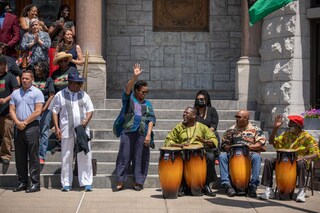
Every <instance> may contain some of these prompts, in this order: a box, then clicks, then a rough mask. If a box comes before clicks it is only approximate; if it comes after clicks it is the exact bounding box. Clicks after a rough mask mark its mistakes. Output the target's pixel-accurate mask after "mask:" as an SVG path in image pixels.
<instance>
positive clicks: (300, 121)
mask: <svg viewBox="0 0 320 213" xmlns="http://www.w3.org/2000/svg"><path fill="white" fill-rule="evenodd" d="M288 118H289V120H290V121H292V122H294V123H296V124H298V125H299V126H301V127H303V123H304V119H303V117H302V116H300V115H289V116H288Z"/></svg>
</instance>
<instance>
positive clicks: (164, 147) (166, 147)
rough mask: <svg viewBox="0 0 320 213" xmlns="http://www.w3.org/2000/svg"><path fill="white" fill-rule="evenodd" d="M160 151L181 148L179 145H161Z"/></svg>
mask: <svg viewBox="0 0 320 213" xmlns="http://www.w3.org/2000/svg"><path fill="white" fill-rule="evenodd" d="M160 150H161V151H179V150H181V148H180V147H174V146H163V147H161V148H160Z"/></svg>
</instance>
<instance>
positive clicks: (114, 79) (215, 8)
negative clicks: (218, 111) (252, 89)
mask: <svg viewBox="0 0 320 213" xmlns="http://www.w3.org/2000/svg"><path fill="white" fill-rule="evenodd" d="M152 2H153V1H152V0H121V1H119V0H107V1H106V8H107V9H106V10H107V12H106V17H105V18H106V41H107V44H106V50H105V56H106V61H107V66H108V68H107V70H108V80H107V85H108V87H107V97H108V98H118V97H119V96H120V91H121V89H122V88H123V87H124V85H125V84H126V82H127V81H128V79H129V78H131V76H132V65H133V64H134V63H141V64H142V67H143V69H144V72H143V74H142V78H143V79H145V80H147V81H148V83H149V87H150V89H151V92H150V94H149V95H150V96H149V97H151V98H166V99H171V98H178V99H179V98H181V99H193V98H194V95H195V93H196V92H197V91H198V90H199V89H203V88H204V89H207V90H209V91H210V93H211V96H212V97H213V98H214V99H235V70H236V65H237V61H238V60H239V57H240V51H241V24H240V23H241V16H240V11H241V7H240V1H239V0H228V1H227V0H224V1H221V0H211V1H210V11H209V12H210V18H209V23H210V26H209V28H210V30H209V32H154V31H153V22H152V13H153V12H152V10H153V6H152Z"/></svg>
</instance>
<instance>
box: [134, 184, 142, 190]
mask: <svg viewBox="0 0 320 213" xmlns="http://www.w3.org/2000/svg"><path fill="white" fill-rule="evenodd" d="M133 189H134V190H135V191H141V190H142V189H143V187H142V185H141V184H135V185H134V186H133Z"/></svg>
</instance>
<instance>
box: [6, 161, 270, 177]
mask: <svg viewBox="0 0 320 213" xmlns="http://www.w3.org/2000/svg"><path fill="white" fill-rule="evenodd" d="M115 166H116V163H105V162H103V163H99V162H97V175H104V174H105V175H111V174H114V172H115ZM263 166H264V163H262V164H261V167H260V174H262V172H263ZM73 168H74V166H73ZM215 170H216V173H217V174H220V168H219V165H215ZM0 171H1V174H7V175H10V174H11V175H14V174H16V164H15V162H11V163H10V164H9V165H8V166H2V168H1V169H0ZM132 173H133V172H132V167H130V169H129V172H128V174H132ZM41 174H61V163H57V162H47V163H46V164H45V165H41ZM148 175H158V163H150V164H149V170H148Z"/></svg>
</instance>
